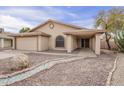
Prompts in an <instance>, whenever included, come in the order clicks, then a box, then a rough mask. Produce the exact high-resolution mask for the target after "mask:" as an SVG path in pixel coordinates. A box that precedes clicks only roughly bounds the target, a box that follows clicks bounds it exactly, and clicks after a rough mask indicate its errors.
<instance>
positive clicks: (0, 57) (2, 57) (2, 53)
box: [0, 52, 15, 60]
mask: <svg viewBox="0 0 124 93" xmlns="http://www.w3.org/2000/svg"><path fill="white" fill-rule="evenodd" d="M13 56H15V54H12V53H5V52H0V60H1V59H6V58H9V57H13Z"/></svg>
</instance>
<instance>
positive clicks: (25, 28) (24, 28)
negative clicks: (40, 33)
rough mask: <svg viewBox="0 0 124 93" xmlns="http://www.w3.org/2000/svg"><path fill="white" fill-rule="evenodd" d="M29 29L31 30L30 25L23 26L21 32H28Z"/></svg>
mask: <svg viewBox="0 0 124 93" xmlns="http://www.w3.org/2000/svg"><path fill="white" fill-rule="evenodd" d="M29 30H30V28H29V27H23V28H22V29H21V30H20V31H19V32H20V33H24V32H28V31H29Z"/></svg>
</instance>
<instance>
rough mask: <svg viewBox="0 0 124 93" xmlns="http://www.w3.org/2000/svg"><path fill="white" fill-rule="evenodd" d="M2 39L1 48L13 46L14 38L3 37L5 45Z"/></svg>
mask: <svg viewBox="0 0 124 93" xmlns="http://www.w3.org/2000/svg"><path fill="white" fill-rule="evenodd" d="M1 40H2V39H0V48H11V47H12V40H11V39H5V38H3V45H2V41H1Z"/></svg>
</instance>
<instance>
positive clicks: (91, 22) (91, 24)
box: [71, 18, 94, 28]
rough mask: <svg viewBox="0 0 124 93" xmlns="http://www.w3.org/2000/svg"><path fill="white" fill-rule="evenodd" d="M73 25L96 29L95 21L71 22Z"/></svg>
mask: <svg viewBox="0 0 124 93" xmlns="http://www.w3.org/2000/svg"><path fill="white" fill-rule="evenodd" d="M71 23H72V24H75V25H78V26H82V27H86V28H94V25H93V24H94V19H92V18H91V19H85V20H83V19H82V20H75V21H72V22H71Z"/></svg>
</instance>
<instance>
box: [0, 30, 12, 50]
mask: <svg viewBox="0 0 124 93" xmlns="http://www.w3.org/2000/svg"><path fill="white" fill-rule="evenodd" d="M9 35H12V33H10V32H4V29H3V28H0V49H4V48H5V49H7V48H9V49H10V48H13V45H14V44H13V43H14V42H13V41H14V40H13V39H14V37H12V36H9Z"/></svg>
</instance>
